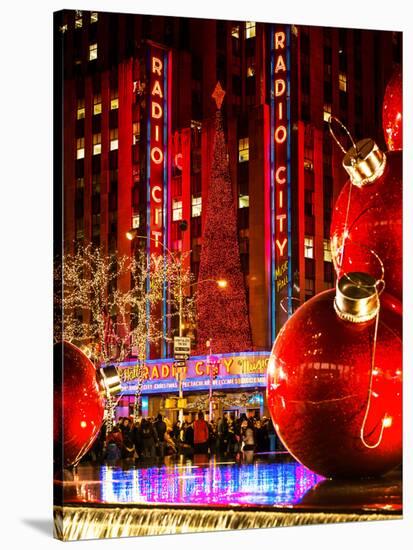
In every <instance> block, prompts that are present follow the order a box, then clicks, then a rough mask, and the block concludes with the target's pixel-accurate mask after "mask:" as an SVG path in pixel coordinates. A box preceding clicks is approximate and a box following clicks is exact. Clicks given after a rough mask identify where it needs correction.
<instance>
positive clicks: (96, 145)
mask: <svg viewBox="0 0 413 550" xmlns="http://www.w3.org/2000/svg"><path fill="white" fill-rule="evenodd" d="M92 143H93V154H94V155H100V153H101V152H102V134H100V133H99V134H93V142H92Z"/></svg>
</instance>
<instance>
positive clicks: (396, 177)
mask: <svg viewBox="0 0 413 550" xmlns="http://www.w3.org/2000/svg"><path fill="white" fill-rule="evenodd" d="M343 166H344V168H345V169H346V170H347V172H348V173H349V175H350V179H349V180H348V181H347V183H346V184H345V185H344V187H343V189H342V190H341V192H340V195H339V196H338V198H337V201H336V204H335V206H334V212H333V217H332V222H331V230H330V237H331V252H332V255H333V261H334V267H335V269H336V272H337V277H339V278H340V277H341V276H342V275H344V274H345V273H349V272H350V271H361V272H367V273H371V274H372V275H375V276H376V278H377V279H378V278H380V277H381V273H380V269H379V263H378V258H379V259H380V261H381V262H382V264H383V268H384V280H385V283H386V290H387V291H388V292H389V293H390V294H392V295H393V296H395V297H396V298H398V299H399V300H402V285H403V265H402V254H403V239H402V233H403V227H402V153H401V151H390V152H387V153H382V152H381V151H380V149H379V148H378V147H377V145H376V144H375V143H374V141H373V140H371V139H364V140H361V141H359V142H358V143H357V144H356V145H355V146H354V147H352V148H351V149H350V150H349V151H348V152H347V154H346V155H345V157H344V160H343Z"/></svg>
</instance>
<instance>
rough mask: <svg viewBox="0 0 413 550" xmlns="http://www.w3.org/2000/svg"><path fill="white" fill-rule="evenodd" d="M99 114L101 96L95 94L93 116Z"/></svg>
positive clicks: (100, 110)
mask: <svg viewBox="0 0 413 550" xmlns="http://www.w3.org/2000/svg"><path fill="white" fill-rule="evenodd" d="M101 112H102V96H101V95H100V94H96V95H94V96H93V114H94V115H100V113H101Z"/></svg>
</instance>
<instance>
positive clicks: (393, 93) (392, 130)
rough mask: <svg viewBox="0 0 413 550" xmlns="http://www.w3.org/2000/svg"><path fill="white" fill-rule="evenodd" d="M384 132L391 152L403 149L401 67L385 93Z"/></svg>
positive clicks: (395, 72) (396, 71) (394, 74)
mask: <svg viewBox="0 0 413 550" xmlns="http://www.w3.org/2000/svg"><path fill="white" fill-rule="evenodd" d="M383 132H384V139H385V140H386V143H387V147H388V149H389V151H396V150H398V149H403V85H402V70H401V68H400V67H397V69H396V70H395V71H394V73H393V76H392V77H391V79H390V80H389V82H388V84H387V86H386V91H385V93H384V99H383Z"/></svg>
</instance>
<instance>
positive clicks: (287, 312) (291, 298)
mask: <svg viewBox="0 0 413 550" xmlns="http://www.w3.org/2000/svg"><path fill="white" fill-rule="evenodd" d="M289 300H290V301H291V302H292V301H293V300H294V301H295V302H298V306H300V305H301V300H300V299H299V298H295V297H294V296H291V297H288V296H285V297H284V298H283V299H282V300H280V308H281V309H282V310H283V312H284V313H286V314H287V315H290V314H291V313H293V311H292V309H293V306H292V304H291V312H290V309H289V306H288V305H287V306H285V302H287V303H288V301H289ZM298 306H297V307H298Z"/></svg>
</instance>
